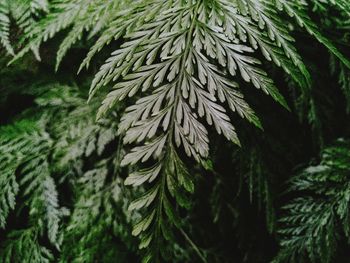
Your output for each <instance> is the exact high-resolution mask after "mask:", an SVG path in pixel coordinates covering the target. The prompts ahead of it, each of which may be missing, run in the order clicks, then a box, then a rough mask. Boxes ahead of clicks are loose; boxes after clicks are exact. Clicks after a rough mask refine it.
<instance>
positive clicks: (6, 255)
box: [0, 227, 54, 263]
mask: <svg viewBox="0 0 350 263" xmlns="http://www.w3.org/2000/svg"><path fill="white" fill-rule="evenodd" d="M39 236H40V231H39V230H38V229H36V228H34V227H33V228H28V229H23V230H16V231H12V232H10V234H9V235H8V236H7V238H8V239H7V243H5V245H4V247H2V248H0V259H1V262H4V263H11V262H23V260H24V259H30V262H33V263H50V262H52V260H53V259H54V256H53V254H52V252H50V250H49V249H47V248H46V247H44V246H42V245H41V244H40V243H39V240H38V239H39Z"/></svg>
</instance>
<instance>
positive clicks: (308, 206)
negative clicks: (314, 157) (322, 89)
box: [274, 139, 350, 262]
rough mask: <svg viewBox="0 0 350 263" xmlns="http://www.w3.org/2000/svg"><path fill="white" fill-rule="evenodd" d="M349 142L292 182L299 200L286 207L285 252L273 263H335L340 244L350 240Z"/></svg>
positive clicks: (326, 152) (328, 152) (337, 146)
mask: <svg viewBox="0 0 350 263" xmlns="http://www.w3.org/2000/svg"><path fill="white" fill-rule="evenodd" d="M349 146H350V145H349V142H348V141H347V140H344V139H339V140H338V141H337V142H336V143H335V144H334V145H333V146H330V147H328V148H326V149H325V150H324V151H323V152H322V155H321V161H320V162H319V164H317V165H313V166H310V167H307V168H306V169H304V170H303V171H302V172H301V173H300V174H299V175H298V176H296V177H295V178H292V181H291V185H290V189H289V190H290V191H293V192H294V193H295V194H296V195H298V197H296V198H294V199H293V200H292V201H291V202H289V203H288V204H287V205H285V206H284V208H283V209H284V211H285V215H284V217H282V218H281V220H280V223H281V225H282V227H281V228H280V230H279V233H280V235H281V246H282V249H281V251H280V252H279V254H278V256H277V257H276V259H275V261H274V262H310V261H311V262H332V259H333V257H334V254H333V253H334V251H336V247H337V242H338V241H339V239H340V238H341V236H344V237H345V238H346V239H347V240H348V238H349V211H350V210H349V196H350V191H349V190H350V188H349V178H348V177H349V171H350V167H349V163H350V162H349V158H350V151H349Z"/></svg>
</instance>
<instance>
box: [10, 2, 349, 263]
mask: <svg viewBox="0 0 350 263" xmlns="http://www.w3.org/2000/svg"><path fill="white" fill-rule="evenodd" d="M312 4H314V5H317V4H319V1H313V2H312ZM320 4H321V5H322V6H326V5H330V6H332V5H334V6H336V7H337V8H340V9H341V10H342V11H344V12H346V13H349V10H350V8H349V5H348V4H347V3H346V1H337V2H336V1H329V2H325V1H320ZM275 7H277V9H276V8H275ZM51 8H52V10H53V12H52V13H50V14H49V15H48V16H47V17H46V18H44V19H42V20H40V21H39V22H38V23H35V24H33V26H32V28H31V30H29V33H28V34H27V35H26V36H25V41H27V43H28V44H27V47H25V48H24V49H23V50H22V51H21V52H20V53H19V54H18V55H17V56H16V57H15V59H18V58H19V57H21V56H23V55H24V54H25V53H26V52H27V51H28V50H29V49H30V48H32V47H36V48H38V47H39V46H40V44H41V43H42V42H45V41H46V40H47V39H49V38H52V37H53V36H54V35H55V34H56V33H57V32H58V31H60V30H63V29H66V28H67V27H71V30H70V31H69V32H70V33H69V34H68V35H67V37H66V38H65V40H64V41H63V42H62V44H61V46H60V48H59V51H58V56H57V65H59V63H60V62H61V60H62V58H63V56H64V55H65V54H66V53H67V51H68V49H69V48H70V47H71V46H72V45H73V44H74V43H75V42H76V41H77V40H79V39H80V38H81V37H82V35H83V32H84V31H88V32H90V37H91V36H94V35H96V34H97V33H98V34H99V35H100V36H99V38H98V39H97V41H96V43H95V44H94V45H93V46H92V48H91V50H90V52H89V53H88V55H87V57H86V58H85V60H84V61H83V63H82V65H81V69H82V68H83V67H85V66H88V65H89V64H90V61H91V59H92V58H93V56H94V55H95V54H96V53H97V52H99V51H100V50H101V49H102V48H103V47H104V46H105V45H107V44H108V43H110V42H111V41H112V40H118V39H119V40H120V41H121V43H120V44H119V45H118V48H117V49H116V50H115V51H114V52H113V53H112V55H111V57H110V58H108V59H107V61H106V63H105V64H104V65H103V66H102V67H101V68H100V70H99V71H98V72H97V73H96V75H95V78H94V80H93V81H92V85H91V89H90V99H91V98H92V97H93V96H94V95H95V94H96V92H97V91H98V90H99V89H100V88H101V87H102V86H104V85H107V84H111V83H113V86H112V88H111V91H110V92H109V93H108V94H107V96H106V98H105V99H104V100H103V102H102V105H101V107H100V108H99V110H98V113H97V118H98V119H99V118H101V117H103V116H104V115H105V114H106V113H107V112H108V111H109V110H110V109H113V108H114V107H115V105H117V104H118V105H119V101H121V100H123V99H125V98H126V97H134V96H138V99H136V102H135V103H134V104H132V105H131V106H128V107H126V109H125V113H124V115H123V117H122V118H121V120H120V123H119V125H118V134H119V135H122V136H123V138H124V139H123V142H124V144H131V145H133V147H132V148H131V150H130V152H129V153H127V154H126V155H125V157H124V159H123V160H122V162H121V165H122V166H126V165H137V169H136V170H135V172H133V173H131V174H130V176H129V177H128V179H127V180H126V181H125V183H126V184H127V185H134V186H138V185H141V184H144V183H149V187H148V190H147V191H146V192H145V194H143V195H142V196H141V197H139V198H138V199H136V200H135V201H134V202H132V203H131V205H130V206H129V209H130V210H135V209H136V210H139V209H144V210H145V212H144V213H143V217H142V219H141V220H140V221H139V222H138V223H137V224H136V225H135V227H134V230H133V234H134V235H141V236H142V237H141V243H140V248H146V247H150V248H151V249H149V250H148V253H146V255H145V257H144V262H151V261H152V262H157V261H159V260H160V251H159V248H160V247H161V246H160V243H159V242H161V239H162V238H161V237H164V238H165V239H170V238H171V234H170V231H169V229H170V227H169V225H175V226H177V227H178V228H180V227H181V225H180V224H179V223H178V219H177V216H176V212H175V211H174V201H175V200H176V203H177V204H178V205H180V206H183V207H188V201H186V200H187V198H186V195H187V194H186V192H189V193H192V192H193V191H194V185H193V178H191V176H190V175H189V173H188V172H187V169H186V165H185V164H184V158H183V157H181V156H182V154H181V152H182V151H183V152H184V153H186V155H187V156H188V157H192V158H194V159H195V160H196V161H197V162H199V163H202V162H203V160H205V159H206V158H208V156H209V138H208V130H207V127H206V125H205V123H207V124H208V125H209V126H210V125H212V126H213V127H214V128H215V130H216V131H217V133H219V134H223V135H224V136H225V137H226V138H227V139H228V140H229V141H232V142H233V143H235V144H238V145H239V144H240V143H239V139H238V136H237V132H236V129H235V127H234V125H233V124H232V121H231V119H230V113H229V112H227V111H226V106H227V108H229V109H230V110H231V111H233V112H237V113H238V114H239V116H241V117H242V118H245V119H247V120H248V121H249V122H251V123H253V124H254V125H255V126H257V127H259V128H261V126H262V125H261V123H260V121H259V119H258V117H257V116H256V114H255V113H254V111H253V110H252V109H251V107H250V106H249V105H248V103H247V102H246V101H245V99H244V97H243V94H242V92H241V89H240V88H239V87H240V86H242V85H243V84H242V82H243V81H245V82H248V83H251V84H252V86H254V87H256V88H258V89H261V90H262V91H263V92H265V93H266V94H269V95H271V97H272V98H273V99H274V100H276V101H277V102H279V103H280V104H281V105H283V106H284V107H286V108H288V106H287V103H286V101H285V100H284V98H283V96H282V95H281V94H280V93H279V91H278V89H277V88H276V86H275V84H274V83H273V80H272V79H271V78H270V77H269V75H268V73H266V71H265V70H264V69H263V67H262V66H261V62H260V60H259V59H257V55H256V52H257V51H259V52H260V53H261V54H262V56H263V57H264V58H265V59H266V60H267V61H273V62H274V63H275V64H276V65H277V66H280V67H281V68H282V69H283V70H284V71H285V72H286V73H288V74H290V76H291V77H292V78H293V80H294V81H295V82H297V83H298V84H299V85H300V86H301V87H302V88H303V89H304V90H305V91H306V90H307V89H308V87H309V86H310V85H311V78H310V75H309V73H308V71H307V69H306V67H305V65H304V63H303V62H302V59H301V57H300V55H299V54H298V52H297V50H296V48H295V46H294V38H293V37H292V36H291V34H290V33H289V32H288V31H289V28H288V26H287V25H286V23H285V20H284V19H282V16H281V13H285V14H288V15H289V16H290V17H292V18H294V19H295V21H296V23H297V24H298V25H299V26H301V27H302V28H304V29H305V30H306V31H307V32H308V33H309V34H310V35H312V36H313V37H315V38H316V39H317V40H318V41H319V42H320V43H322V44H323V45H325V46H326V47H327V48H328V49H329V50H330V52H332V53H333V54H334V55H335V56H336V57H337V58H338V59H339V60H340V61H341V63H343V64H344V65H345V66H347V67H350V62H349V61H348V60H347V59H346V57H345V56H343V55H342V53H341V52H340V51H338V49H337V48H336V47H335V46H334V45H333V44H332V43H331V42H330V41H329V40H328V39H327V38H326V37H324V35H323V34H322V33H320V32H319V31H318V28H317V24H315V22H313V21H312V19H311V18H310V16H309V15H308V14H309V10H308V8H309V6H308V5H307V4H306V3H305V2H304V1H295V2H291V1H284V0H276V1H275V0H273V1H272V0H270V1H267V0H264V1H253V0H247V1H224V0H210V1H209V0H208V1H180V0H174V1H166V2H165V1H156V0H154V1H132V2H127V1H124V2H123V1H83V0H79V1H57V2H54V3H53V4H52V6H51ZM96 21H98V23H96ZM289 21H290V22H291V23H293V22H292V21H291V20H289ZM136 94H137V95H136ZM140 94H143V95H140ZM180 146H181V147H180Z"/></svg>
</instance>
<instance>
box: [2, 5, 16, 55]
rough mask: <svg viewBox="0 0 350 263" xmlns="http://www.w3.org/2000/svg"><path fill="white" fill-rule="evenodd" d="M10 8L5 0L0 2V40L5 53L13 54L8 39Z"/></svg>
mask: <svg viewBox="0 0 350 263" xmlns="http://www.w3.org/2000/svg"><path fill="white" fill-rule="evenodd" d="M9 14H10V8H9V4H8V2H7V1H1V3H0V42H1V44H2V45H3V47H4V48H5V49H6V51H7V53H9V54H10V55H14V50H13V48H12V45H11V41H10V18H9Z"/></svg>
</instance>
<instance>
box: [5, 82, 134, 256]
mask: <svg viewBox="0 0 350 263" xmlns="http://www.w3.org/2000/svg"><path fill="white" fill-rule="evenodd" d="M22 92H23V93H26V94H31V95H34V96H35V98H36V99H35V103H36V107H34V108H32V109H28V110H27V111H26V112H24V113H23V114H22V116H21V117H20V118H18V119H17V120H16V121H15V122H14V123H12V124H8V125H7V126H3V127H1V130H0V135H1V136H0V138H1V139H0V156H1V157H0V160H1V161H0V163H1V171H2V175H1V177H0V182H1V184H0V185H1V191H0V195H1V202H0V226H1V228H4V229H5V230H6V232H4V233H6V239H5V240H6V242H3V243H1V246H0V261H1V262H23V261H22V260H25V262H29V261H30V262H52V261H53V260H55V261H56V262H57V261H58V259H59V260H61V261H62V262H81V261H84V262H95V261H96V260H97V259H98V260H100V258H99V256H98V255H97V254H96V253H95V252H94V251H92V250H90V244H91V242H92V241H95V239H96V238H98V239H101V240H100V241H101V243H100V246H101V247H103V248H104V249H109V250H111V247H114V245H113V244H114V240H113V236H118V237H119V238H120V239H121V244H123V246H127V247H128V249H130V250H131V249H132V247H133V244H132V242H130V238H128V237H129V236H128V231H127V230H126V229H128V224H129V220H130V216H127V214H128V213H127V211H126V209H124V208H123V203H125V200H124V199H125V198H126V197H125V196H126V195H127V191H124V193H122V192H121V189H120V188H121V178H120V177H118V176H116V175H118V174H120V170H119V169H117V166H118V163H120V154H121V152H120V151H119V152H116V153H113V154H112V155H107V157H105V156H102V155H103V154H104V153H105V151H106V148H107V147H108V145H110V144H111V143H113V142H115V141H116V140H117V138H116V136H115V135H116V132H115V131H116V128H115V126H114V124H113V123H110V122H109V121H108V120H107V119H104V120H101V121H100V122H99V123H96V122H95V121H94V119H95V118H94V115H93V114H92V113H91V111H92V112H93V111H94V109H96V107H93V105H95V106H98V105H99V103H96V102H97V101H94V102H92V103H93V104H90V105H86V103H85V101H86V99H85V98H84V97H83V96H82V92H81V91H80V90H79V89H78V88H77V87H69V86H63V85H59V84H46V85H43V84H41V85H33V86H32V87H31V88H29V89H28V88H27V89H26V90H24V91H22ZM67 115H69V116H70V118H69V121H67V120H65V117H66V116H67ZM57 120H60V121H57ZM119 148H120V147H119ZM119 148H118V149H119ZM92 155H94V156H98V157H97V159H100V162H99V163H97V164H96V165H95V166H93V167H90V168H89V169H88V170H87V171H86V168H84V167H85V166H86V160H87V159H88V158H91V156H92ZM111 166H112V167H114V170H113V171H110V170H109V167H111ZM83 168H84V169H83ZM107 184H108V188H107V187H106V185H107ZM65 188H66V189H71V191H74V192H76V193H77V194H76V197H75V198H76V200H74V201H73V203H74V204H75V205H74V209H72V211H70V209H69V208H68V207H64V206H63V205H62V202H64V196H62V193H63V192H64V191H63V190H62V189H65ZM79 189H80V190H81V191H79ZM118 192H119V194H118ZM65 202H67V201H65ZM71 202H72V201H71ZM116 204H118V206H117V207H118V209H119V210H118V212H116V211H115V209H114V207H113V206H115V205H116ZM87 207H88V208H89V209H87ZM112 207H113V209H112ZM92 211H95V213H92ZM101 211H104V212H103V214H100V212H101ZM9 218H11V220H10V222H9ZM20 218H28V219H27V220H26V222H27V223H26V224H25V225H21V226H20V228H17V224H18V223H17V222H20ZM117 220H118V221H117ZM96 221H97V223H96ZM82 222H84V224H81V223H82ZM116 222H118V223H120V224H121V225H119V228H118V227H117V225H116V224H117V223H116ZM111 225H114V226H115V230H114V234H113V235H111V234H109V232H110V231H111V230H110V227H111ZM93 227H94V228H93ZM92 228H93V231H91V233H90V234H89V236H84V233H86V232H87V231H90V230H91V229H92ZM72 230H73V231H72ZM81 235H83V237H81ZM78 238H79V240H80V243H79V244H76V246H75V250H71V242H73V241H74V240H75V239H78ZM45 240H48V242H46V241H45ZM124 243H125V245H124ZM104 249H102V248H101V251H103V250H104ZM59 251H62V252H60V254H59V256H57V254H58V252H59ZM113 251H114V252H112V253H111V254H109V255H105V259H106V260H108V258H109V260H110V258H114V257H115V256H116V254H118V255H119V256H122V255H123V252H122V248H121V250H120V251H119V250H116V249H113ZM124 256H125V255H124ZM96 257H97V258H96ZM101 258H102V257H101ZM126 260H127V259H125V262H126Z"/></svg>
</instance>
